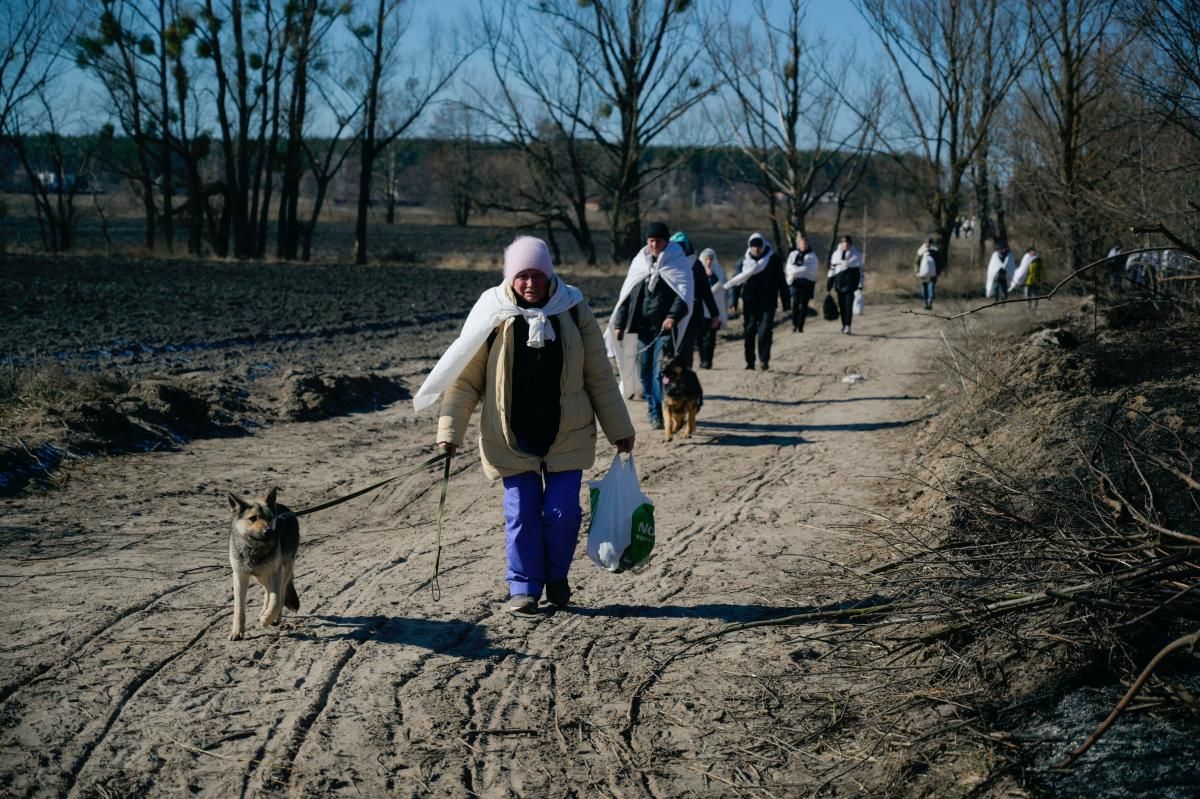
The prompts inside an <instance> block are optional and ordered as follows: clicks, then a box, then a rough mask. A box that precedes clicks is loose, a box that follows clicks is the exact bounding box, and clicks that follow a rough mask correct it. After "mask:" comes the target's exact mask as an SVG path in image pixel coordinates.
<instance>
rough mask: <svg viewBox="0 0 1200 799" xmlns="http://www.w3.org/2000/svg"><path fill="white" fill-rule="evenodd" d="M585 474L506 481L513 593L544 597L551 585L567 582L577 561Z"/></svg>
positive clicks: (530, 475)
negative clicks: (556, 582) (576, 545)
mask: <svg viewBox="0 0 1200 799" xmlns="http://www.w3.org/2000/svg"><path fill="white" fill-rule="evenodd" d="M582 482H583V472H582V471H580V470H578V469H575V470H573V471H569V472H542V473H541V474H539V473H537V472H522V473H521V474H517V475H513V476H512V477H505V478H504V524H505V533H506V535H505V539H506V546H505V550H506V552H507V554H508V570H507V572H506V573H505V579H507V580H508V590H509V593H512V594H530V595H531V596H535V597H540V596H541V595H542V589H543V588H544V587H545V585H546V583H547V582H550V581H551V580H565V579H566V578H567V572H569V571H570V569H571V561H572V560H573V559H574V558H575V544H576V542H577V541H578V540H579V525H580V524H581V522H582V521H583V511H582V510H580V508H579V487H580V484H581V483H582Z"/></svg>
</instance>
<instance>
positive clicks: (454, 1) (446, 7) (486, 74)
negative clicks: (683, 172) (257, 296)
mask: <svg viewBox="0 0 1200 799" xmlns="http://www.w3.org/2000/svg"><path fill="white" fill-rule="evenodd" d="M527 1H528V2H532V0H527ZM480 2H481V0H416V2H415V5H414V6H413V23H414V28H415V30H413V31H410V33H409V34H408V36H407V37H406V38H409V39H410V40H411V41H412V43H413V44H414V45H416V44H417V43H419V42H420V40H421V37H422V31H423V30H424V29H425V28H426V25H427V23H428V22H432V21H436V22H437V23H438V25H439V26H440V27H442V28H455V27H462V28H465V27H470V26H472V25H473V24H474V22H475V20H476V19H477V18H478V17H479V14H480ZM483 2H485V3H486V2H488V0H483ZM709 2H720V0H701V3H702V7H703V5H704V4H706V3H709ZM729 2H730V5H731V7H732V8H733V13H734V14H738V13H739V12H740V11H743V10H744V12H745V14H746V15H747V16H749V15H751V14H753V4H752V3H751V2H748V0H729ZM362 3H364V0H358V3H356V5H357V4H362ZM768 5H769V6H770V7H773V8H774V9H776V10H777V13H778V16H779V18H780V19H781V20H783V19H785V18H786V15H787V5H788V4H787V3H786V2H785V0H768ZM807 24H808V25H809V26H810V27H811V28H812V31H813V36H812V41H814V42H816V41H817V40H819V39H823V40H824V41H825V42H826V44H827V45H828V44H829V43H830V42H832V41H837V40H849V41H851V42H853V47H854V50H855V52H856V54H857V60H858V61H861V62H862V63H863V64H864V67H865V68H864V69H863V70H862V71H861V73H860V74H865V73H868V72H870V71H871V70H872V69H874V67H875V65H877V64H878V63H879V55H878V53H877V51H876V47H875V45H874V42H873V38H872V36H871V33H870V30H869V29H868V27H867V25H866V23H865V22H864V21H863V19H862V17H861V16H860V15H859V14H858V12H857V11H856V10H855V9H854V6H853V5H852V4H851V3H850V2H849V0H809V4H808V15H807ZM843 37H844V38H843ZM72 74H73V76H77V77H75V78H74V79H72V80H70V81H68V83H69V84H70V86H71V88H70V89H68V90H67V91H68V92H70V93H74V91H75V90H78V91H82V93H83V96H82V97H81V98H80V100H79V102H78V104H77V105H76V106H75V107H76V108H79V109H81V110H82V109H89V108H92V109H104V110H105V111H106V109H107V101H106V100H105V99H104V98H103V93H102V89H101V88H100V86H99V85H98V83H97V82H96V81H95V79H94V78H92V76H90V75H87V76H84V75H80V74H78V73H77V72H73V73H72ZM463 78H465V79H466V80H469V81H472V82H475V81H480V80H483V81H487V80H490V79H491V75H490V70H488V69H487V68H486V67H485V66H483V65H482V64H481V65H478V66H476V67H474V68H472V67H471V65H470V64H468V68H467V70H465V73H464V75H462V76H460V79H463ZM453 94H454V90H453V89H452V91H451V96H453ZM317 113H318V114H319V113H320V112H319V111H318V112H317ZM62 121H63V122H64V123H65V127H66V128H67V129H72V130H80V131H83V130H91V129H94V128H95V127H96V126H97V115H96V114H95V113H91V112H87V111H84V112H83V113H82V114H80V115H79V118H77V119H73V120H62Z"/></svg>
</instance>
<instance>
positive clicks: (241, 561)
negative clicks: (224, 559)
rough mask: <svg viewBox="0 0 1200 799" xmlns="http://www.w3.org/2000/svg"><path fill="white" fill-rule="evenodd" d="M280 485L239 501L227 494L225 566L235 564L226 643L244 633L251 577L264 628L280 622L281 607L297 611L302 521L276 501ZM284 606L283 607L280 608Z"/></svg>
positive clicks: (237, 497) (260, 620) (237, 498)
mask: <svg viewBox="0 0 1200 799" xmlns="http://www.w3.org/2000/svg"><path fill="white" fill-rule="evenodd" d="M278 491H279V489H277V488H272V489H271V490H270V491H268V492H267V495H266V496H264V497H260V498H256V499H243V498H242V497H239V496H237V495H235V494H229V497H228V498H229V508H230V510H232V511H233V522H232V525H231V529H230V531H229V565H230V566H231V567H233V630H232V631H231V632H230V633H229V640H230V641H237V640H240V639H241V637H242V634H243V633H245V632H246V587H247V586H248V585H249V583H250V578H251V577H253V578H254V579H255V580H257V581H258V582H259V584H260V585H262V587H263V609H262V613H261V614H260V615H259V617H258V623H259V625H260V626H262V627H270V626H271V625H273V624H278V623H279V617H280V616H281V615H283V606H286V607H287V609H288V610H291V611H293V612H294V611H297V610H299V609H300V596H299V595H298V594H297V593H296V585H295V583H293V582H292V573H293V571H294V570H295V566H296V552H297V551H299V549H300V520H299V519H297V518H296V517H295V516H293V515H292V514H291V512H290V511H289V510H288V508H287V507H285V506H284V505H280V504H278V503H276V502H275V495H276V493H278ZM281 605H282V606H281Z"/></svg>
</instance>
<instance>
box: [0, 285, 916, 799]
mask: <svg viewBox="0 0 1200 799" xmlns="http://www.w3.org/2000/svg"><path fill="white" fill-rule="evenodd" d="M737 325H738V323H737V322H734V327H735V328H736V327H737ZM787 327H788V326H786V325H781V326H780V327H779V328H778V329H777V338H776V354H775V356H774V358H773V362H772V366H773V369H772V371H770V372H765V373H764V372H749V371H743V369H742V358H741V351H740V350H741V346H740V343H739V342H732V341H723V342H722V343H721V344H720V346H719V348H718V353H717V364H716V365H717V368H716V369H714V370H712V371H709V372H704V373H702V374H701V378H702V380H703V381H704V388H705V393H706V402H705V406H704V409H703V411H702V413H701V419H700V426H699V429H698V434H697V436H696V437H695V438H694V439H692V440H691V441H688V442H677V443H674V444H671V445H664V444H663V443H662V442H661V440H659V438H658V435H657V434H652V433H651V432H650V431H649V429H648V426H647V425H646V424H645V421H644V416H645V414H644V411H643V407H642V405H641V404H640V403H634V404H633V407H632V410H633V415H634V418H635V420H636V421H637V423H638V426H639V439H638V446H637V451H636V456H637V464H638V468H639V471H640V473H641V476H642V479H643V488H644V490H645V491H646V493H647V494H649V495H650V496H651V497H652V498H653V499H654V500H655V502H656V517H657V520H658V544H657V547H656V550H655V555H654V558H653V560H652V562H651V564H650V565H649V567H648V568H647V569H646V570H645V571H644V572H642V573H640V574H636V575H609V574H607V573H605V572H603V571H601V570H599V569H598V568H596V567H595V566H593V565H592V564H591V563H590V562H589V561H588V560H587V558H586V555H585V554H584V551H583V550H584V547H583V542H582V541H581V544H580V548H579V556H578V560H577V562H576V565H575V569H574V572H573V574H572V583H573V585H574V588H575V599H576V605H575V606H574V607H573V608H572V609H570V610H567V611H562V612H558V613H555V614H549V613H547V614H546V615H545V616H543V617H542V618H540V619H538V620H535V621H527V620H522V619H517V618H513V617H510V616H509V615H507V614H506V613H505V612H504V610H503V604H502V602H503V600H504V598H505V585H504V581H503V574H504V567H503V562H504V552H503V545H502V520H501V515H500V490H499V487H498V486H496V485H494V484H490V483H488V482H487V481H486V479H485V478H484V477H483V476H482V474H481V472H480V469H479V466H478V460H477V456H476V455H475V453H474V452H473V451H468V452H467V453H466V454H465V455H464V456H462V457H459V458H456V459H455V462H454V477H453V480H452V483H451V487H450V495H449V505H448V526H447V530H446V549H445V551H444V554H443V557H442V569H443V571H442V578H441V586H442V590H443V592H444V593H443V596H442V598H441V601H440V602H434V601H433V600H432V599H431V592H430V577H431V573H432V567H433V543H434V528H433V520H434V517H435V513H436V508H437V492H436V487H437V480H436V478H435V477H434V476H433V475H419V476H417V477H413V478H409V479H406V480H403V481H401V482H399V483H397V484H394V485H393V486H389V487H388V488H387V489H384V490H383V491H381V492H379V493H377V494H374V495H370V496H369V497H366V498H363V499H361V500H356V501H354V502H351V503H348V504H345V505H341V506H338V507H337V508H334V509H332V510H329V511H327V512H323V513H321V514H318V515H315V516H311V517H307V518H306V519H305V520H304V523H303V525H302V529H301V534H302V546H301V553H300V564H299V568H298V576H297V579H296V582H297V586H298V588H299V592H300V598H301V612H300V614H299V615H294V616H291V617H289V618H287V619H286V620H285V624H284V626H283V628H282V630H279V631H275V630H271V631H264V630H260V629H258V628H256V627H255V628H251V630H250V633H249V635H248V636H247V639H246V640H243V641H238V642H231V641H229V640H228V632H229V626H230V602H231V593H232V591H231V584H230V578H229V569H228V563H227V556H226V534H227V521H226V517H227V510H226V504H225V500H224V498H223V497H224V492H225V491H226V490H229V489H233V490H238V491H242V490H245V491H249V490H251V489H257V490H262V489H265V488H267V487H268V486H269V485H271V484H278V485H279V486H280V487H281V489H282V494H281V500H282V501H285V502H287V503H289V504H292V505H293V506H304V505H309V504H314V503H316V502H318V501H320V500H322V499H325V498H329V497H332V496H336V495H338V494H341V493H344V492H346V491H348V490H349V489H351V488H353V487H356V486H361V485H364V484H366V483H368V482H370V481H372V480H373V479H376V478H377V477H378V476H379V475H386V474H387V473H389V472H394V471H396V470H397V469H399V468H401V467H403V466H404V465H405V464H407V463H413V462H417V461H418V459H421V458H424V457H426V456H427V454H428V453H429V452H430V449H431V448H430V444H431V442H432V436H433V430H434V426H435V420H434V419H433V417H432V416H429V415H426V416H421V417H415V416H414V415H413V414H412V411H411V406H410V405H409V404H408V403H406V402H405V403H400V404H397V405H395V406H393V407H391V408H389V409H387V410H385V411H381V412H377V413H370V414H361V415H353V416H346V417H339V418H334V419H329V420H325V421H321V422H312V423H304V424H291V425H278V426H274V427H271V428H269V429H267V430H265V431H262V432H261V433H259V434H257V435H254V436H245V437H238V438H225V439H214V440H205V441H197V442H193V443H191V444H189V445H187V446H186V447H185V449H184V450H183V451H180V452H173V453H161V454H159V453H155V454H149V455H138V456H129V457H122V458H115V459H108V460H96V461H93V462H89V463H86V464H84V465H81V466H79V467H77V468H75V470H74V471H73V473H72V475H71V479H70V480H69V482H68V483H67V485H66V486H65V487H62V488H60V489H57V490H54V491H52V492H50V493H46V494H43V495H36V496H29V497H25V498H20V499H15V500H8V501H5V502H4V503H3V505H2V506H0V507H2V508H3V516H2V520H0V535H2V537H3V548H2V551H3V558H2V561H3V562H2V564H0V572H2V574H0V586H2V587H0V605H2V607H3V608H4V618H3V619H2V620H0V641H2V645H0V646H2V652H0V792H3V793H4V794H5V795H8V796H56V795H69V796H140V795H172V796H179V795H200V796H211V797H229V796H254V795H262V794H266V795H289V796H291V795H300V796H330V795H338V796H382V795H412V796H425V795H434V796H467V795H484V796H594V795H612V796H683V795H712V796H716V795H730V794H739V793H746V792H747V791H744V790H742V789H743V788H748V787H749V786H755V790H754V791H749V793H753V794H755V795H762V793H763V789H766V791H767V792H768V794H772V793H773V794H774V795H795V794H798V793H807V792H811V791H812V790H814V789H815V788H816V787H817V786H819V785H820V784H821V783H823V782H826V781H827V780H829V779H831V778H832V777H833V776H834V775H833V772H832V769H833V768H834V766H835V765H836V764H837V763H838V762H841V761H840V760H839V759H838V758H835V757H833V756H832V753H830V752H828V751H826V750H822V749H821V748H820V747H818V746H815V745H813V744H812V742H811V741H808V742H807V743H806V742H805V740H804V739H803V738H802V737H801V736H800V735H799V733H797V732H794V731H795V730H796V728H797V724H796V723H795V722H796V720H797V719H799V718H800V717H801V716H805V715H807V714H810V713H812V712H817V711H820V712H825V713H828V712H829V711H828V709H827V705H826V703H827V700H828V693H829V690H830V686H828V685H822V684H819V683H815V682H814V681H812V680H811V679H809V678H807V677H806V675H807V674H808V671H807V670H806V668H805V659H806V658H809V657H812V656H813V652H814V649H813V647H818V649H819V645H818V644H813V643H806V639H804V638H802V637H801V636H800V634H799V632H798V631H797V629H796V628H790V629H789V628H782V627H763V628H758V629H753V630H747V631H745V632H739V633H736V634H732V635H728V636H723V637H720V638H717V639H713V640H712V641H710V642H707V643H705V644H703V645H701V646H696V647H693V648H692V649H690V650H688V651H687V652H685V653H683V654H681V655H680V656H678V657H676V658H675V659H674V660H672V661H670V662H668V663H666V664H665V665H664V666H663V667H662V668H661V669H656V666H657V665H658V664H660V663H661V662H662V661H663V659H665V658H669V657H670V656H671V655H672V654H674V653H676V652H678V651H679V650H680V648H681V645H682V642H683V641H684V640H686V639H689V638H692V637H694V636H696V635H699V634H703V633H706V632H709V631H714V630H717V629H720V628H722V627H724V626H726V625H728V624H729V623H733V622H743V621H752V620H757V619H763V618H770V617H772V616H776V615H781V614H785V613H788V612H795V611H796V610H798V609H801V608H805V607H810V606H819V605H821V604H822V603H825V602H828V601H831V600H833V599H836V598H834V597H827V596H820V595H815V594H813V593H811V592H809V591H808V589H807V588H806V575H809V574H814V573H816V572H825V571H827V570H828V568H829V566H828V565H827V564H825V563H824V561H823V560H821V559H830V560H834V561H839V562H851V563H861V562H862V561H863V559H864V558H866V557H868V554H867V553H868V550H869V549H870V547H871V545H872V542H871V541H870V540H869V539H866V538H864V537H863V536H862V534H861V533H856V532H853V531H850V530H849V529H847V524H848V523H849V522H855V523H857V522H860V521H862V517H861V516H860V515H857V514H853V513H851V512H849V511H848V510H847V507H846V506H848V505H849V506H862V507H865V508H868V509H870V508H874V509H885V508H889V507H892V506H894V505H895V504H896V503H897V502H901V501H902V498H901V497H900V496H899V495H898V493H897V492H896V491H895V490H894V489H893V488H892V487H891V486H890V485H889V483H888V482H887V480H886V479H885V478H886V477H887V476H888V475H890V474H894V473H895V472H897V471H898V470H900V469H902V468H903V467H904V466H905V464H906V460H907V459H908V458H909V457H910V455H911V451H912V447H911V440H912V436H913V434H914V433H915V432H916V430H917V429H918V427H919V425H920V424H921V423H922V420H923V419H924V418H925V417H926V415H927V414H928V413H929V406H930V403H929V402H927V401H926V400H925V399H924V395H925V392H926V390H927V388H928V385H929V383H930V382H931V381H933V380H934V379H935V377H934V376H933V375H932V374H931V372H930V369H931V367H930V366H929V359H930V358H931V357H932V356H934V355H936V353H937V348H938V346H939V342H938V339H937V338H936V330H935V329H934V328H933V327H932V326H931V324H930V323H929V322H928V321H927V320H922V319H919V318H916V317H913V316H909V315H902V314H900V313H899V309H898V308H895V307H885V306H877V307H875V308H872V309H871V313H869V314H868V315H867V316H866V317H864V318H862V319H861V320H859V323H858V324H856V325H855V332H856V335H854V336H853V337H847V336H842V335H839V334H838V333H837V332H836V326H835V325H831V324H825V323H823V322H821V321H820V320H816V319H814V320H812V321H811V323H810V330H809V332H807V333H805V334H803V335H794V334H792V333H790V332H789V331H788V330H787ZM439 335H440V336H441V337H442V338H443V339H444V338H445V337H446V336H445V333H441V334H439ZM435 343H436V342H435ZM430 365H431V362H429V361H414V362H411V365H406V366H405V367H404V368H408V369H411V370H412V371H411V379H412V381H413V382H415V381H416V380H418V379H419V377H418V376H419V374H420V373H421V372H422V371H423V370H425V369H427V368H428V367H429V366H430ZM847 372H857V373H861V374H863V375H865V376H866V377H867V381H866V382H864V383H859V384H856V385H847V384H844V383H842V382H840V379H841V378H842V376H843V375H844V374H845V373H847ZM413 382H410V385H413ZM413 387H414V388H415V385H413ZM611 457H612V449H611V447H608V446H607V445H605V446H604V447H602V449H601V452H600V453H599V456H598V458H597V463H596V467H595V468H594V469H593V470H592V471H591V472H590V473H589V474H588V475H587V477H589V478H593V479H594V478H597V477H599V476H600V475H601V474H602V472H603V470H604V469H605V468H606V467H607V464H608V462H609V461H610V459H611ZM258 601H259V599H258V592H257V591H254V592H252V600H251V605H250V608H249V611H248V617H249V618H250V619H254V618H255V617H256V616H257V611H258ZM805 630H806V631H808V632H809V633H812V632H813V631H814V630H819V628H814V627H809V628H805ZM821 651H822V652H826V650H821ZM827 654H828V655H829V656H830V657H835V658H836V657H837V653H836V651H833V652H827ZM822 708H825V709H822ZM834 714H835V716H836V711H835V713H834Z"/></svg>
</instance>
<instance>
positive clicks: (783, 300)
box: [739, 252, 792, 313]
mask: <svg viewBox="0 0 1200 799" xmlns="http://www.w3.org/2000/svg"><path fill="white" fill-rule="evenodd" d="M739 288H740V289H741V292H740V294H741V296H740V297H739V299H740V301H741V303H742V313H758V312H762V311H773V310H775V302H776V299H778V301H779V304H780V305H781V306H782V307H783V309H784V310H785V311H786V310H787V309H788V308H790V307H791V305H792V296H791V294H790V293H789V292H788V285H787V279H786V278H785V277H784V274H783V261H782V260H780V258H779V253H777V252H772V253H771V258H770V259H769V260H768V261H767V266H766V268H765V269H763V270H762V271H761V272H759V273H758V274H757V275H755V276H754V277H752V278H750V279H749V280H747V281H746V282H745V283H743V284H741V286H739Z"/></svg>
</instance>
